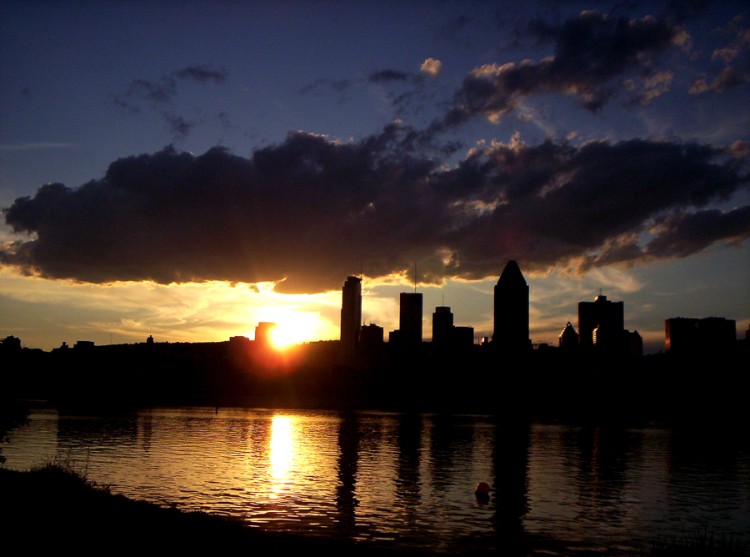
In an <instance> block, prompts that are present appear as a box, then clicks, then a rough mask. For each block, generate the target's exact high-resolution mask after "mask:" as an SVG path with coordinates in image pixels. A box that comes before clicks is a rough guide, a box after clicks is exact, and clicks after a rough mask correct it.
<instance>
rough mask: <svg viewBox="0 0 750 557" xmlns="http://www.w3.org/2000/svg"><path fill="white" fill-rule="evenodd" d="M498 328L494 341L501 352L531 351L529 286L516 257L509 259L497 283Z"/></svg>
mask: <svg viewBox="0 0 750 557" xmlns="http://www.w3.org/2000/svg"><path fill="white" fill-rule="evenodd" d="M494 310H495V316H494V318H495V330H494V333H493V335H492V343H493V344H494V345H495V347H496V348H497V349H498V350H499V351H501V352H526V351H529V350H531V339H529V285H528V284H526V280H525V279H524V278H523V275H522V274H521V269H520V268H519V266H518V263H516V262H515V261H514V260H510V261H508V263H507V264H506V265H505V269H503V272H502V274H501V275H500V278H499V279H498V281H497V284H496V285H495V307H494Z"/></svg>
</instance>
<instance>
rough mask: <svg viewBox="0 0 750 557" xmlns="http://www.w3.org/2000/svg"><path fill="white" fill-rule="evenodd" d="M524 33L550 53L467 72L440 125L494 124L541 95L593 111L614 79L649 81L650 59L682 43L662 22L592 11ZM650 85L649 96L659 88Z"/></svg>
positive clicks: (678, 31)
mask: <svg viewBox="0 0 750 557" xmlns="http://www.w3.org/2000/svg"><path fill="white" fill-rule="evenodd" d="M529 31H530V32H531V33H532V34H533V35H534V36H536V37H537V39H538V40H539V41H540V42H541V43H545V42H548V41H551V42H552V43H553V44H554V53H553V54H552V55H550V56H548V57H546V58H544V59H542V60H541V61H539V62H534V61H532V60H523V61H521V62H518V63H516V62H509V63H506V64H501V65H498V64H487V65H484V66H481V67H479V68H475V69H474V70H473V71H471V72H470V73H469V74H468V75H467V76H466V77H465V78H464V80H463V83H462V84H461V86H460V87H459V88H458V90H457V91H456V92H455V95H454V101H453V102H454V108H453V109H452V110H451V111H450V112H449V113H448V114H447V116H446V118H445V123H446V124H448V125H456V124H460V123H462V122H464V121H466V120H468V119H470V118H473V117H475V116H484V117H486V118H488V119H489V120H490V121H498V120H499V119H500V118H501V117H502V116H504V115H505V114H507V113H509V112H510V111H512V110H514V109H515V108H516V107H517V105H518V103H519V102H520V100H521V99H523V98H524V97H528V96H531V95H537V94H542V93H550V92H553V93H560V94H564V95H570V96H574V97H576V98H577V99H578V100H579V101H580V103H581V105H582V106H583V108H585V109H587V110H589V111H592V112H595V111H597V110H599V109H601V108H602V107H603V106H604V105H605V104H606V103H607V102H609V101H610V99H611V98H612V97H613V96H614V95H615V87H614V83H613V82H614V81H615V79H616V78H618V77H624V76H626V75H630V74H631V73H632V74H635V76H636V78H638V79H640V78H642V77H644V76H645V77H650V76H651V75H652V74H653V73H654V70H653V67H652V65H653V62H652V59H653V57H654V56H655V55H657V54H659V53H661V52H662V51H664V50H665V49H667V48H668V47H669V46H670V45H674V44H677V43H678V42H681V41H683V40H684V32H683V31H682V30H681V29H680V28H678V27H677V26H675V25H674V24H673V23H670V22H669V21H666V20H661V19H656V18H654V17H651V16H646V17H643V18H641V19H625V18H614V17H609V16H607V15H603V14H600V13H598V12H595V11H586V12H582V13H581V14H580V15H579V16H578V17H577V18H575V19H570V20H567V21H566V22H564V23H563V24H561V25H559V26H554V25H550V24H548V23H546V22H545V21H543V20H541V19H536V20H534V21H532V22H531V24H530V25H529ZM659 83H660V85H661V88H662V89H660V88H659V87H654V85H656V84H652V85H651V87H650V89H649V90H650V92H651V95H652V96H651V98H653V94H654V92H658V91H660V90H663V86H664V81H660V82H659Z"/></svg>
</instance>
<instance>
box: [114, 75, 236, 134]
mask: <svg viewBox="0 0 750 557" xmlns="http://www.w3.org/2000/svg"><path fill="white" fill-rule="evenodd" d="M226 78H227V72H226V70H224V69H223V68H214V67H213V66H210V65H197V66H186V67H184V68H182V69H180V70H177V71H174V72H172V73H170V74H168V75H164V76H162V77H160V78H159V79H156V80H147V79H134V80H133V81H131V82H130V83H129V84H128V87H127V89H126V91H125V93H123V94H120V95H116V96H115V97H114V98H113V99H112V103H113V104H114V105H115V106H116V107H118V108H120V109H122V110H125V111H126V112H130V113H134V114H140V113H142V112H143V111H144V110H149V111H152V112H155V113H156V114H157V115H158V116H159V117H160V118H161V119H162V120H163V121H164V123H165V125H166V126H167V128H168V129H169V130H170V132H171V134H172V137H173V139H174V140H175V141H178V140H181V139H184V138H185V137H187V135H188V134H189V133H190V130H191V129H192V128H193V127H194V126H195V125H196V123H195V122H190V121H189V120H188V119H187V118H185V117H184V116H182V115H180V114H178V113H177V112H176V111H175V106H174V105H175V103H174V100H175V98H176V97H177V95H178V83H179V82H180V81H196V82H198V83H208V82H213V83H221V82H223V81H225V80H226Z"/></svg>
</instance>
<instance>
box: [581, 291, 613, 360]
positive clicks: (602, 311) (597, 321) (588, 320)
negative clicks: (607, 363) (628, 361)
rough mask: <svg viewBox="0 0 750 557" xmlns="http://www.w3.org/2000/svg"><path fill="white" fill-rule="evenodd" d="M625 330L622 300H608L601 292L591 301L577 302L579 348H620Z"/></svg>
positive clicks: (607, 349) (585, 349)
mask: <svg viewBox="0 0 750 557" xmlns="http://www.w3.org/2000/svg"><path fill="white" fill-rule="evenodd" d="M624 330H625V306H624V304H623V302H610V301H609V300H607V297H606V296H602V295H601V294H600V295H599V296H597V297H596V299H595V300H594V301H593V302H578V345H579V347H580V348H581V350H584V351H587V350H591V349H592V348H593V347H594V346H596V347H597V350H599V351H612V350H613V349H618V348H622V346H621V345H622V341H623V332H624Z"/></svg>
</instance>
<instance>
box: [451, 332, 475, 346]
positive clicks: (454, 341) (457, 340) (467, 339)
mask: <svg viewBox="0 0 750 557" xmlns="http://www.w3.org/2000/svg"><path fill="white" fill-rule="evenodd" d="M451 345H452V346H453V347H455V348H459V349H463V348H471V347H472V346H474V327H453V334H452V335H451Z"/></svg>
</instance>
